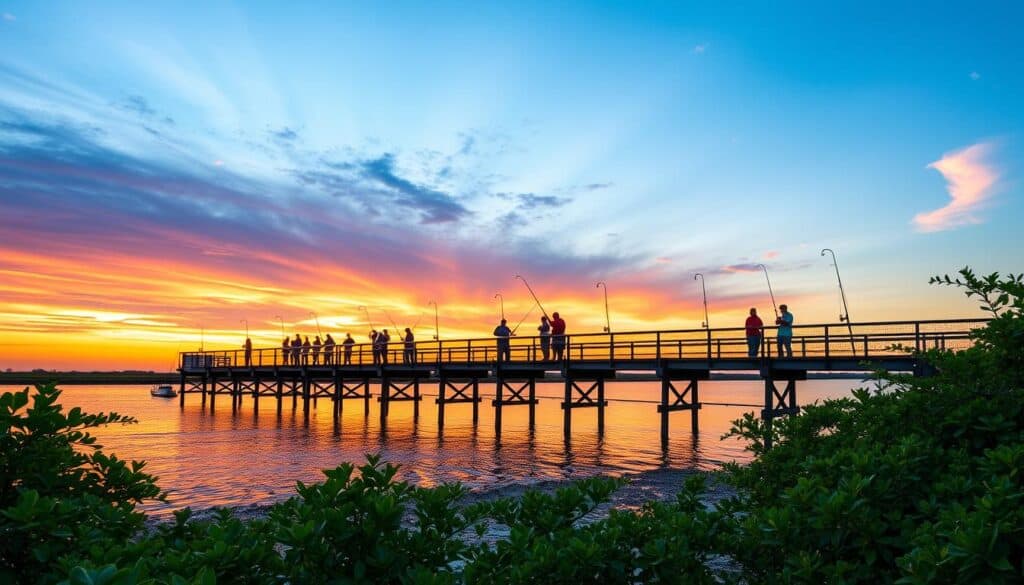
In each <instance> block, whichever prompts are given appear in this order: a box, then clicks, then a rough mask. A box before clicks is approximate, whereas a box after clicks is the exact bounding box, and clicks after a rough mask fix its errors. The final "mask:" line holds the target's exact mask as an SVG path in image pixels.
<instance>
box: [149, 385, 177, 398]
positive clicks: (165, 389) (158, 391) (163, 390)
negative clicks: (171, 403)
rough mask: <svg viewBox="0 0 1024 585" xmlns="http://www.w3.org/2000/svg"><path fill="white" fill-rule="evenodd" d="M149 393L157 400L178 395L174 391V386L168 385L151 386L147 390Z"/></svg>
mask: <svg viewBox="0 0 1024 585" xmlns="http://www.w3.org/2000/svg"><path fill="white" fill-rule="evenodd" d="M149 393H150V394H151V395H153V396H156V397H158V398H174V397H175V396H177V395H178V393H177V392H175V391H174V386H171V385H170V384H160V385H159V386H153V387H152V388H150V389H149Z"/></svg>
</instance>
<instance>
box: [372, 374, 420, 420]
mask: <svg viewBox="0 0 1024 585" xmlns="http://www.w3.org/2000/svg"><path fill="white" fill-rule="evenodd" d="M422 399H423V397H422V396H420V380H419V378H413V379H412V380H408V381H402V382H396V381H393V380H392V379H391V378H383V379H382V380H381V382H380V398H378V400H379V401H380V418H381V421H383V420H384V419H385V418H386V417H387V416H388V409H389V408H390V404H391V403H392V402H412V408H413V415H412V416H413V420H416V419H419V417H420V400H422Z"/></svg>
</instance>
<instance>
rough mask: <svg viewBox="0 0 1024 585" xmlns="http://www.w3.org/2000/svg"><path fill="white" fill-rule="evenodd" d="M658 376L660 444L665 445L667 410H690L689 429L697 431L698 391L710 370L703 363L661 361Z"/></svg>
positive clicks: (666, 442)
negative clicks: (659, 382)
mask: <svg viewBox="0 0 1024 585" xmlns="http://www.w3.org/2000/svg"><path fill="white" fill-rule="evenodd" d="M658 377H660V378H661V403H660V404H658V412H659V413H660V414H661V444H662V446H663V447H664V446H665V445H667V444H668V426H669V413H670V412H675V411H678V410H689V411H690V423H691V426H692V430H693V432H694V433H697V432H698V431H699V415H698V413H699V412H700V409H701V402H700V395H699V394H698V390H699V389H700V381H701V380H709V379H711V370H710V369H709V368H708V367H707V366H706V365H693V364H686V363H685V362H681V361H675V360H662V361H661V363H660V364H659V365H658ZM683 384H685V386H684V385H683Z"/></svg>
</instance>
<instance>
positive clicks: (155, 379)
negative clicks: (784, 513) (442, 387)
mask: <svg viewBox="0 0 1024 585" xmlns="http://www.w3.org/2000/svg"><path fill="white" fill-rule="evenodd" d="M807 377H808V379H811V380H864V379H867V378H869V377H870V373H869V372H810V373H808V375H807ZM760 379H761V376H760V375H759V374H757V373H755V372H714V373H712V374H711V380H712V381H714V380H760ZM615 380H618V381H621V382H657V381H658V380H659V378H658V377H657V376H656V375H654V374H648V373H639V372H637V373H626V372H624V373H621V374H620V375H619V376H617V377H616V378H615ZM480 381H481V382H493V381H494V378H481V379H480ZM543 381H544V382H562V381H563V379H562V377H561V376H549V377H547V378H544V380H543ZM50 382H56V383H58V384H60V385H68V386H73V385H84V384H112V385H119V384H177V383H179V382H181V378H180V376H179V374H178V373H177V372H0V385H3V386H13V385H18V384H25V385H35V384H48V383H50Z"/></svg>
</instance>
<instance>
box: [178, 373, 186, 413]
mask: <svg viewBox="0 0 1024 585" xmlns="http://www.w3.org/2000/svg"><path fill="white" fill-rule="evenodd" d="M178 394H179V396H180V398H179V399H178V401H179V402H180V406H181V408H185V370H182V371H181V392H179V393H178Z"/></svg>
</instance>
